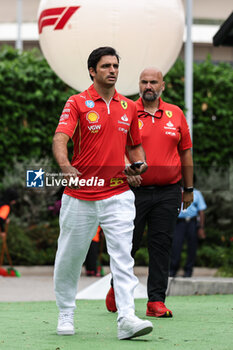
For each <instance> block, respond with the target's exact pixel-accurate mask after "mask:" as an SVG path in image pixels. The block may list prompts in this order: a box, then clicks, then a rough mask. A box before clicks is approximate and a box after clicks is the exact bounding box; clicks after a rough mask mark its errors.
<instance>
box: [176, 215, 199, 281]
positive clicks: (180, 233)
mask: <svg viewBox="0 0 233 350" xmlns="http://www.w3.org/2000/svg"><path fill="white" fill-rule="evenodd" d="M185 240H186V242H187V260H186V263H185V266H184V277H191V276H192V272H193V266H194V264H195V259H196V252H197V241H198V239H197V221H196V218H193V219H192V220H190V221H185V220H180V219H178V220H177V224H176V228H175V232H174V238H173V245H172V257H171V267H170V276H175V275H176V273H177V271H178V269H179V267H180V258H181V252H182V247H183V244H184V241H185Z"/></svg>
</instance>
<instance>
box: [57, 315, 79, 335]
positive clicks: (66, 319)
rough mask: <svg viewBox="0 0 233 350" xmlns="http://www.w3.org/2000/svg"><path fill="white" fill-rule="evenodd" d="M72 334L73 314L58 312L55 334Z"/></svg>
mask: <svg viewBox="0 0 233 350" xmlns="http://www.w3.org/2000/svg"><path fill="white" fill-rule="evenodd" d="M74 333H75V331H74V313H73V312H60V313H59V318H58V325H57V334H58V335H73V334H74Z"/></svg>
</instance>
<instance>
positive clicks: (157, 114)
mask: <svg viewBox="0 0 233 350" xmlns="http://www.w3.org/2000/svg"><path fill="white" fill-rule="evenodd" d="M162 116H163V110H162V109H158V110H157V111H156V112H155V114H150V113H148V112H146V111H138V118H146V117H154V118H157V119H161V118H162Z"/></svg>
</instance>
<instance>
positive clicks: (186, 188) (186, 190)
mask: <svg viewBox="0 0 233 350" xmlns="http://www.w3.org/2000/svg"><path fill="white" fill-rule="evenodd" d="M184 192H193V187H184Z"/></svg>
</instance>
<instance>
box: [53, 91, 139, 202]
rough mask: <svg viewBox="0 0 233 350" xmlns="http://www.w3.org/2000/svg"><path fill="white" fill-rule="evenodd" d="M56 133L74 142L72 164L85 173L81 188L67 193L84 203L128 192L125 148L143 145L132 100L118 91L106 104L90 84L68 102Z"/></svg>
mask: <svg viewBox="0 0 233 350" xmlns="http://www.w3.org/2000/svg"><path fill="white" fill-rule="evenodd" d="M57 132H61V133H65V134H67V135H68V136H69V137H70V138H71V139H72V140H73V143H74V152H73V158H72V162H71V164H72V166H74V167H75V168H77V169H78V171H79V172H81V173H82V175H81V176H80V179H79V185H80V189H77V190H74V189H70V188H68V187H66V189H65V191H64V193H66V194H67V195H70V196H72V197H75V198H79V199H84V200H100V199H105V198H108V197H111V196H113V195H115V194H119V193H122V192H124V191H127V190H128V189H129V187H128V184H127V181H126V177H125V175H124V174H123V170H124V168H125V162H124V154H125V147H126V145H129V146H130V145H138V144H140V143H141V137H140V132H139V128H138V118H137V109H136V106H135V103H134V102H133V101H131V100H129V99H127V98H126V97H124V96H122V95H120V94H118V93H117V92H116V91H115V94H114V96H113V98H112V99H111V101H110V102H109V103H108V104H107V103H106V102H105V101H104V99H103V98H102V97H101V96H100V95H99V94H98V93H97V92H96V90H95V89H94V86H93V85H91V86H90V87H89V88H88V89H87V90H86V91H84V92H82V93H81V94H78V95H74V96H71V97H70V98H69V99H68V101H67V102H66V105H65V107H64V109H63V112H62V115H61V117H60V122H59V124H58V127H57V129H56V133H57ZM81 180H82V182H81ZM103 182H104V185H103ZM81 184H82V185H81Z"/></svg>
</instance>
